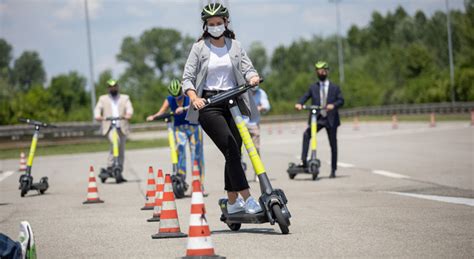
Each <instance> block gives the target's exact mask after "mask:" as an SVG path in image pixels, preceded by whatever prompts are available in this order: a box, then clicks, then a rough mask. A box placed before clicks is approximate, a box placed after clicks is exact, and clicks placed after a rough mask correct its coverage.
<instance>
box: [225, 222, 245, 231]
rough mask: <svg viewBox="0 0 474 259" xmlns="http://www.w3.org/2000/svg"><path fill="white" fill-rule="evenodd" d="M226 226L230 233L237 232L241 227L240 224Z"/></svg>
mask: <svg viewBox="0 0 474 259" xmlns="http://www.w3.org/2000/svg"><path fill="white" fill-rule="evenodd" d="M227 226H228V227H229V228H230V230H232V231H239V230H240V227H242V224H240V223H227Z"/></svg>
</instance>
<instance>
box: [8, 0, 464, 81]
mask: <svg viewBox="0 0 474 259" xmlns="http://www.w3.org/2000/svg"><path fill="white" fill-rule="evenodd" d="M84 1H85V0H0V37H1V38H3V39H5V40H6V41H7V42H9V43H10V44H11V45H12V46H13V56H14V58H17V57H18V56H19V55H21V53H22V52H23V51H25V50H34V51H37V52H38V53H39V54H40V57H41V59H42V60H43V65H44V67H45V70H46V73H47V77H48V79H51V77H53V76H56V75H58V74H60V73H68V72H70V71H78V72H79V73H81V74H82V75H84V76H86V77H88V78H89V60H88V52H87V38H86V24H85V18H84V17H85V15H84V13H85V12H84ZM87 1H88V7H89V15H90V24H91V34H92V46H93V47H92V49H93V61H94V73H95V76H94V77H95V80H96V79H97V78H98V75H99V73H100V72H102V71H104V70H105V69H112V71H113V74H114V76H118V75H119V74H120V73H121V72H123V71H124V69H125V64H123V63H119V62H118V61H117V59H116V55H117V54H118V53H119V51H120V46H121V43H122V40H123V38H125V37H126V36H133V37H138V36H139V35H140V34H141V33H142V32H143V31H145V30H147V29H150V28H152V27H163V28H173V29H176V30H178V31H180V32H182V33H183V34H187V35H189V36H191V37H193V38H197V37H198V36H199V35H200V34H201V32H202V28H201V24H200V12H201V11H200V10H201V6H202V3H203V2H207V0H206V1H202V0H87ZM339 1H340V3H339V8H340V14H341V32H342V33H343V34H345V33H346V32H347V30H348V28H349V27H350V26H351V25H357V26H365V25H367V24H368V23H369V21H370V17H371V14H372V12H374V11H378V12H380V13H382V14H385V13H387V12H388V11H392V12H393V11H394V10H395V9H396V8H397V7H398V6H402V7H403V8H404V9H405V10H406V11H407V12H408V13H409V14H414V13H415V12H416V11H417V10H422V11H423V12H425V14H427V15H429V16H431V15H432V14H433V13H434V12H436V11H442V12H445V10H446V3H445V0H339ZM223 2H224V3H226V4H227V5H228V7H229V10H230V15H231V24H232V28H233V29H234V31H235V33H236V35H237V39H238V40H239V41H241V42H242V44H243V46H249V45H250V43H252V42H253V41H260V42H262V43H263V45H264V46H265V47H266V48H267V50H268V52H269V53H270V54H271V51H273V50H274V49H275V48H276V47H277V46H279V45H282V44H283V45H288V44H291V42H293V41H294V40H297V39H299V38H310V37H311V36H312V35H321V36H328V35H332V34H335V33H336V28H337V27H336V8H335V4H334V0H332V1H331V0H224V1H223ZM449 5H450V9H457V10H464V1H463V0H449Z"/></svg>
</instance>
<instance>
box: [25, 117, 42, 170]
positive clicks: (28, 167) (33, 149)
mask: <svg viewBox="0 0 474 259" xmlns="http://www.w3.org/2000/svg"><path fill="white" fill-rule="evenodd" d="M39 129H40V126H38V125H35V133H34V134H33V139H32V140H31V146H30V153H29V154H28V161H27V163H26V173H27V174H28V175H30V174H31V167H32V166H33V159H34V157H35V152H36V145H37V144H38V137H39Z"/></svg>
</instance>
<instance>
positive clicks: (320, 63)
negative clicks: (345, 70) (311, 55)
mask: <svg viewBox="0 0 474 259" xmlns="http://www.w3.org/2000/svg"><path fill="white" fill-rule="evenodd" d="M314 67H315V68H316V69H329V65H328V62H326V61H322V60H320V61H318V62H316V64H314Z"/></svg>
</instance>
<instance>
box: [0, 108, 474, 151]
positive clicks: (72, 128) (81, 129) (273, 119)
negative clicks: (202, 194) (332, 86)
mask: <svg viewBox="0 0 474 259" xmlns="http://www.w3.org/2000/svg"><path fill="white" fill-rule="evenodd" d="M471 111H474V102H457V103H454V104H452V103H426V104H400V105H387V106H377V107H360V108H351V109H341V110H340V111H339V112H340V115H341V116H342V117H353V116H365V115H382V116H383V115H387V116H391V115H393V114H399V115H400V114H426V113H432V112H434V113H441V114H449V113H469V112H471ZM307 116H308V115H307V114H305V113H297V114H296V113H295V114H288V115H270V116H263V117H262V123H277V122H288V121H299V120H306V119H307V118H308V117H307ZM55 125H57V126H58V127H57V128H42V129H41V133H40V137H41V138H46V139H57V140H71V139H84V138H89V139H91V138H101V137H102V136H101V132H100V124H98V123H90V122H67V123H55ZM130 127H131V130H132V131H152V130H164V129H165V128H166V125H165V124H164V123H136V124H132V125H131V126H130ZM33 131H34V129H33V127H31V126H29V125H11V126H0V144H1V143H6V142H10V143H11V142H12V141H26V140H28V141H29V140H30V138H31V135H32V134H33Z"/></svg>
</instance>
